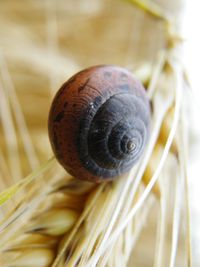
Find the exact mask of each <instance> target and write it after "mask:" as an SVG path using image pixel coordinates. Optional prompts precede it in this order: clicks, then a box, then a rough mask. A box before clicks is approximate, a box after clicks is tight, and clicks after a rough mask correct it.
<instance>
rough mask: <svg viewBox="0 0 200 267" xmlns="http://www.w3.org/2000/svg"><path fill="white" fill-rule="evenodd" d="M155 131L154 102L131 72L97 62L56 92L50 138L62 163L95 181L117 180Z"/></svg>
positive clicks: (74, 171)
mask: <svg viewBox="0 0 200 267" xmlns="http://www.w3.org/2000/svg"><path fill="white" fill-rule="evenodd" d="M149 129H150V106H149V101H148V99H147V97H146V93H145V90H144V88H143V86H142V85H141V83H140V82H139V81H137V80H136V79H135V78H134V77H133V75H132V74H131V73H130V72H128V71H127V70H125V69H123V68H120V67H116V66H110V65H102V66H95V67H91V68H88V69H86V70H83V71H81V72H79V73H77V74H76V75H74V76H73V77H72V78H71V79H70V80H68V81H67V82H66V83H64V84H63V86H62V87H61V88H60V90H59V91H58V93H57V94H56V96H55V98H54V100H53V103H52V106H51V110H50V114H49V136H50V141H51V144H52V148H53V151H54V153H55V156H56V158H57V159H58V161H59V162H60V163H61V165H62V166H63V167H64V168H65V169H66V170H67V171H68V172H69V173H70V174H72V175H73V176H75V177H77V178H79V179H85V180H90V181H95V182H99V181H105V180H112V179H114V177H117V176H120V175H121V174H123V173H125V172H127V171H129V170H130V169H131V167H132V166H133V165H134V164H135V162H136V161H137V160H138V159H139V157H140V156H141V154H142V152H143V150H144V148H145V145H146V143H147V140H148V136H149Z"/></svg>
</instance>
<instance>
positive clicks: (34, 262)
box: [0, 1, 191, 267]
mask: <svg viewBox="0 0 200 267" xmlns="http://www.w3.org/2000/svg"><path fill="white" fill-rule="evenodd" d="M132 2H134V3H135V4H137V5H139V6H140V7H142V8H143V9H144V10H145V12H147V13H148V14H151V16H154V17H156V18H157V19H158V20H161V21H163V23H164V25H165V26H167V28H165V31H166V33H165V34H166V36H167V37H166V38H167V40H166V43H167V46H166V47H165V48H164V49H163V50H161V51H159V53H158V56H157V60H156V61H155V62H153V63H147V64H143V65H142V66H141V67H138V68H135V71H134V73H135V74H136V75H137V76H138V77H139V78H140V79H141V80H142V81H143V83H144V84H145V86H146V87H147V90H148V94H149V98H150V99H151V102H152V107H153V110H152V133H151V138H150V142H149V145H148V148H147V150H146V153H145V155H144V157H143V158H142V159H141V160H140V162H139V163H138V164H137V165H136V166H135V167H134V168H133V169H132V170H131V171H130V173H128V174H126V175H124V176H125V177H121V178H120V179H118V180H117V181H114V182H112V183H108V184H100V185H98V186H97V185H93V184H91V183H88V182H83V181H77V180H76V179H74V178H73V177H70V176H69V175H68V174H66V173H64V172H63V171H62V169H61V168H60V167H59V166H57V163H56V161H55V159H54V158H51V159H50V160H49V161H48V162H46V163H44V164H43V165H41V166H40V167H36V166H38V162H39V159H38V156H37V152H36V151H35V146H34V145H33V142H32V140H31V138H34V137H33V136H34V133H32V134H33V135H30V133H29V130H28V127H27V125H26V122H25V119H24V115H23V112H22V110H21V106H20V102H19V99H18V97H17V94H16V92H15V87H14V85H13V83H12V79H11V77H10V73H9V70H8V66H7V64H6V60H5V58H4V57H1V80H2V82H1V84H0V108H1V114H3V113H4V116H2V115H1V117H0V118H1V122H2V126H1V131H2V133H3V134H1V136H2V140H3V141H2V142H1V145H2V147H3V149H2V153H1V152H0V159H1V163H0V164H1V172H0V182H1V188H2V190H3V189H4V191H2V193H0V205H1V217H0V218H1V221H0V237H1V238H0V264H1V266H5V267H8V266H20V267H25V266H27V267H29V266H41V267H43V266H44V267H46V266H54V267H55V266H60V267H61V266H79V267H80V266H88V267H89V266H91V267H92V266H116V267H117V266H119V267H121V266H128V262H129V257H130V255H131V252H132V250H134V249H136V248H137V240H138V238H139V237H140V235H141V234H142V232H143V229H144V225H145V223H146V222H147V220H148V218H150V217H151V216H150V215H149V214H151V213H154V212H155V207H156V208H157V209H158V212H157V215H156V216H158V220H157V230H156V231H157V235H156V238H155V244H154V245H155V257H154V266H157V267H158V266H164V264H167V266H171V267H172V266H175V264H176V259H177V256H176V255H177V251H178V250H180V249H181V252H182V253H183V251H186V252H187V253H186V259H184V260H187V261H188V262H189V264H191V255H190V232H189V209H188V201H187V171H186V156H185V154H186V151H185V149H186V148H187V146H186V144H185V142H186V141H185V129H184V127H185V126H184V125H185V124H184V118H185V117H184V105H183V99H184V94H183V86H184V70H183V68H182V65H181V63H180V61H179V57H178V52H179V50H180V49H179V47H180V38H179V37H178V35H174V33H173V34H172V33H171V32H170V31H169V30H168V29H169V28H168V26H169V25H171V21H169V18H168V16H167V15H166V14H164V13H163V12H162V9H161V10H160V9H159V8H157V7H158V6H157V5H149V3H151V2H149V1H132ZM51 3H52V6H53V2H51ZM52 6H51V4H50V6H47V10H48V13H47V14H48V16H50V17H51V16H52V14H53V13H52V9H51V8H52ZM51 18H52V17H51ZM54 26H55V25H54ZM54 26H53V27H54ZM49 27H50V29H51V30H52V27H51V26H49ZM170 29H171V28H170ZM50 32H51V31H50ZM51 37H52V36H50V38H51ZM51 44H52V43H51ZM53 49H56V43H54V46H53ZM16 56H18V55H16ZM32 61H33V60H32ZM41 61H42V60H41ZM58 61H59V60H58ZM38 62H39V60H38ZM33 64H34V61H33ZM64 65H65V64H63V65H62V64H61V66H60V67H61V68H62V71H63V70H64V68H65V67H64ZM72 69H73V68H72ZM30 79H31V78H30ZM56 84H57V81H56V80H54V79H52V80H51V85H52V86H51V87H52V89H53V88H55V85H56ZM5 114H6V115H5ZM31 123H33V124H34V122H31ZM30 125H31V124H30ZM40 136H41V135H40ZM35 140H39V138H37V137H36V138H35ZM21 149H23V150H24V158H25V159H22V157H21V155H19V151H21ZM5 151H6V152H7V154H8V155H6V153H5ZM13 151H14V152H15V153H13ZM24 162H25V163H24ZM23 165H25V167H24V166H23ZM27 165H29V166H30V169H32V170H34V171H33V172H32V173H31V174H30V175H29V176H28V177H27V178H25V179H22V180H20V177H21V176H22V175H21V174H22V173H23V171H24V169H26V168H27V167H26V166H27ZM172 176H173V177H172ZM5 177H6V179H5ZM9 177H10V179H9ZM14 181H15V183H14ZM13 183H14V185H13ZM171 188H173V189H171ZM183 195H184V196H185V203H184V201H182V200H184V198H183V197H182V196H183ZM171 201H174V203H173V204H172V203H170V202H171ZM182 202H183V203H182ZM170 204H172V205H170ZM172 207H173V210H172V211H171V210H170V209H171V208H172ZM183 207H184V210H185V214H186V215H185V216H186V219H187V220H185V225H186V226H187V228H186V229H187V231H186V237H187V238H186V240H187V241H186V244H185V246H181V247H180V243H178V237H179V235H180V231H181V226H180V220H181V216H183V215H182V213H181V209H182V208H183ZM171 213H172V216H170V214H171ZM170 221H171V222H172V228H171V232H170V236H171V244H172V245H171V247H170V249H169V250H167V247H166V232H167V231H168V230H169V229H168V228H167V224H168V223H169V222H170ZM165 258H166V259H165ZM164 259H165V262H164ZM130 266H134V262H133V263H131V265H130Z"/></svg>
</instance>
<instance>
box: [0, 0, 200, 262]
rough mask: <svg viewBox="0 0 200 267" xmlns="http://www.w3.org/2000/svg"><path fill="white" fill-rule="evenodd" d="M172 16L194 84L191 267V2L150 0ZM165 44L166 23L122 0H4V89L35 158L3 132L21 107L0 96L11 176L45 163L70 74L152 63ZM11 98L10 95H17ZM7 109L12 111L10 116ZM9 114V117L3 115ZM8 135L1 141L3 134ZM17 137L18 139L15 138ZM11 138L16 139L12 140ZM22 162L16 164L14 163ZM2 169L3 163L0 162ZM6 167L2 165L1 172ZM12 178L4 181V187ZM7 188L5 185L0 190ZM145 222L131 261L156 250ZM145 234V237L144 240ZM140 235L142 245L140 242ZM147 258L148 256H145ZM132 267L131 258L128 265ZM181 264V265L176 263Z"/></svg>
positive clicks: (195, 224) (196, 41)
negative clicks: (52, 119)
mask: <svg viewBox="0 0 200 267" xmlns="http://www.w3.org/2000/svg"><path fill="white" fill-rule="evenodd" d="M155 2H156V3H158V4H159V5H160V7H162V8H163V9H164V10H165V11H166V12H167V13H169V14H170V15H171V16H173V17H174V18H176V21H175V25H176V27H177V28H178V29H179V30H180V32H181V34H182V35H183V38H184V39H185V41H184V52H183V55H184V56H183V61H184V64H185V68H186V72H187V74H188V77H189V79H190V82H191V88H192V89H185V90H187V92H186V93H187V94H188V103H187V110H188V114H189V115H188V122H187V123H188V128H189V136H188V140H189V151H188V167H189V168H188V174H189V189H190V190H189V192H190V204H191V229H192V245H193V247H192V249H193V257H194V262H193V264H194V266H196V267H198V266H200V228H199V225H200V208H199V205H198V203H199V185H200V183H199V177H198V176H199V170H198V166H199V154H200V152H199V148H200V127H199V115H200V102H199V99H200V95H199V94H200V93H199V89H198V87H199V62H200V54H199V47H200V38H199V33H198V32H199V30H198V25H200V16H199V14H198V12H199V8H200V4H199V3H198V1H195V0H190V1H189V0H188V1H187V0H185V1H184V0H178V1H173V0H170V1H169V0H160V1H155ZM166 44H167V40H166V29H165V26H164V24H163V21H161V20H158V19H154V18H152V17H151V16H149V15H147V14H146V13H145V12H144V11H143V10H141V9H139V8H138V7H136V6H134V5H131V4H130V3H128V1H123V0H92V1H89V0H58V1H56V0H44V1H40V0H28V1H21V0H16V1H14V0H12V1H11V0H7V1H6V0H2V1H1V2H0V69H1V81H0V86H1V87H2V88H4V89H5V88H6V89H7V88H10V89H9V90H10V92H11V94H12V92H13V91H12V90H13V89H15V92H16V94H17V99H18V100H19V108H20V110H21V111H20V112H22V113H23V114H24V117H25V122H26V124H27V126H28V131H29V132H30V136H31V140H32V144H33V147H32V148H30V149H32V150H33V151H34V153H35V155H37V156H35V158H32V163H31V164H30V163H29V162H28V160H27V158H26V157H25V153H23V152H22V150H23V148H22V147H23V145H22V144H23V140H22V139H23V136H22V135H21V134H20V130H18V131H17V136H16V137H13V136H12V134H11V133H10V132H9V131H8V133H5V132H4V130H3V129H4V128H3V127H2V124H3V123H4V125H7V128H8V129H12V127H15V126H16V125H15V124H16V122H15V121H13V125H12V123H9V122H8V121H9V120H8V118H9V117H10V116H11V115H13V114H14V113H15V112H17V114H18V111H19V110H12V111H9V110H7V109H6V107H5V106H4V104H3V103H4V102H3V99H4V97H5V95H4V94H3V93H2V92H3V91H2V92H1V94H0V105H1V108H0V112H1V113H0V117H1V120H2V124H1V125H0V147H1V153H2V154H6V153H7V152H6V147H7V145H8V144H9V143H10V142H11V140H12V153H11V155H8V156H9V164H10V166H12V170H13V171H12V172H13V173H12V176H13V177H14V179H15V180H17V179H18V178H19V177H22V176H25V175H27V174H28V173H29V172H30V171H31V169H34V168H35V167H36V166H37V165H38V164H39V163H41V162H44V161H45V160H47V159H48V158H49V157H50V156H51V155H52V152H51V149H50V145H49V141H48V136H47V117H48V111H49V107H50V103H51V100H52V97H53V95H54V94H55V92H56V91H57V89H58V88H59V87H60V85H61V84H62V83H63V82H64V81H65V80H67V79H68V78H69V77H70V76H71V75H72V74H74V73H75V72H77V71H79V70H81V69H83V68H85V67H88V66H91V65H97V64H117V65H121V66H124V67H127V68H128V69H130V70H131V71H134V70H135V69H138V68H140V66H143V65H145V64H146V63H149V62H154V60H155V58H156V57H157V54H158V51H159V50H160V49H162V48H164V47H165V46H166ZM14 99H15V97H14ZM10 113H11V114H10ZM3 117H4V118H5V117H6V120H4V119H3ZM5 135H6V138H5ZM15 138H17V139H18V140H19V144H17V143H16V142H15ZM13 140H14V141H13ZM17 161H20V164H21V168H18V167H17V166H18V162H17ZM1 167H2V166H1ZM2 170H3V169H2ZM12 183H13V181H12V180H10V181H9V180H8V181H6V184H7V186H9V185H11V184H12ZM2 189H4V188H3V185H2V188H1V190H2ZM151 225H152V228H151V227H148V228H147V231H145V232H144V234H143V237H141V240H139V245H138V246H137V249H136V251H134V254H133V259H132V260H133V262H134V264H135V266H151V265H152V264H151V263H153V257H154V254H153V253H152V251H151V250H149V247H150V245H149V244H151V240H152V239H153V237H154V234H155V229H154V227H155V226H154V223H153V222H152V223H151ZM144 236H145V238H144ZM144 240H145V242H143V241H144ZM144 255H145V256H144ZM180 262H181V261H180ZM130 266H132V265H131V263H130ZM178 266H180V267H184V266H186V265H181V263H180V264H179V265H178Z"/></svg>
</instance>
